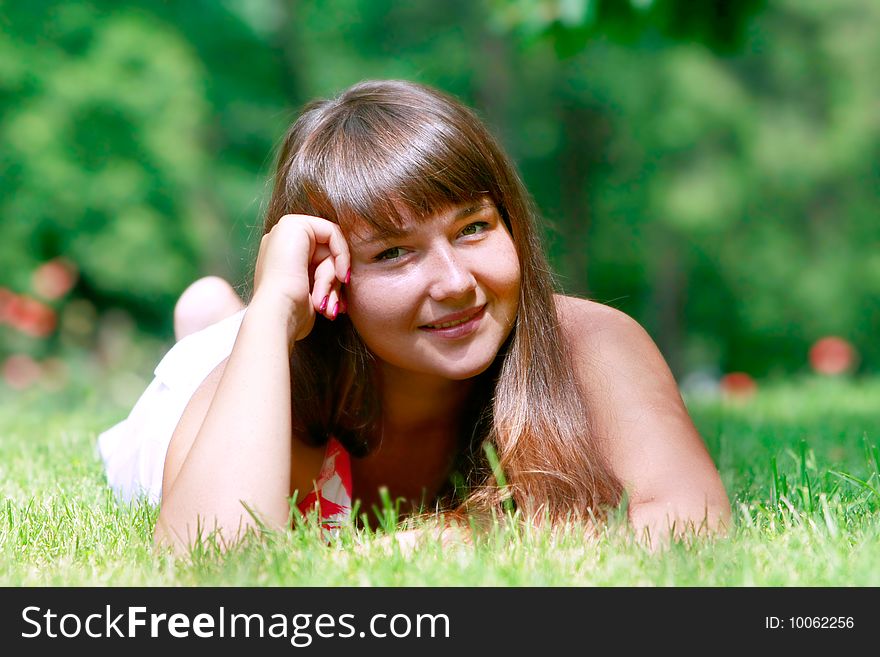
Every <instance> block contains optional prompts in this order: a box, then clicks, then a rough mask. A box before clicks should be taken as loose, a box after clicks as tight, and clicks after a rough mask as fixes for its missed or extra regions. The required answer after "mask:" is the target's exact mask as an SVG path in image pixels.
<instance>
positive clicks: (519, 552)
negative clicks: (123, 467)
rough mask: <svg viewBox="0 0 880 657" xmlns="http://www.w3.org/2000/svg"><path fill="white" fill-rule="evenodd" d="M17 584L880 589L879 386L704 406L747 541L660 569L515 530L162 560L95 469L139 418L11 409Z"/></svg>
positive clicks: (2, 537) (702, 414)
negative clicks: (108, 437)
mask: <svg viewBox="0 0 880 657" xmlns="http://www.w3.org/2000/svg"><path fill="white" fill-rule="evenodd" d="M0 399H2V404H0V514H2V515H0V584H2V585H135V586H137V585H271V586H274V585H327V586H334V585H356V586H360V585H376V586H380V585H388V586H398V585H410V586H419V585H428V586H441V585H452V586H463V585H464V586H466V585H481V586H482V585H490V586H491V585H502V586H506V585H525V586H531V585H551V586H557V585H560V586H568V585H576V586H585V585H586V586H593V585H598V586H605V585H636V586H642V585H649V586H651V585H659V586H670V585H673V586H694V585H706V586H743V585H745V586H751V585H758V586H763V585H771V586H777V585H783V586H794V585H801V586H820V585H821V586H825V585H829V586H862V585H870V586H878V585H880V551H878V550H877V549H876V546H877V545H878V544H880V514H878V509H880V464H878V461H880V449H878V443H880V381H875V380H871V381H863V382H858V383H855V382H843V381H825V380H818V379H806V380H802V381H799V382H791V383H784V384H782V383H780V384H775V385H773V386H768V387H764V388H762V390H761V391H760V392H759V393H758V395H757V396H755V397H753V398H752V399H749V400H746V401H742V402H733V401H727V402H722V401H719V400H717V399H690V400H688V401H689V406H690V408H691V411H692V414H693V416H694V419H695V421H696V423H697V425H698V427H699V429H700V431H701V433H702V435H703V436H704V438H705V440H706V443H707V445H708V447H709V450H710V451H711V453H712V455H713V457H714V458H715V462H716V464H717V465H718V467H719V470H720V472H721V475H722V478H723V480H724V483H725V485H726V487H727V490H728V493H729V494H730V498H731V502H732V505H733V508H734V517H735V528H734V531H733V533H732V535H731V537H730V538H727V539H721V540H716V541H699V542H697V543H695V544H691V545H687V544H683V543H682V544H675V545H673V546H672V547H671V548H670V549H668V550H667V551H664V552H662V553H658V554H651V553H649V552H647V551H646V550H645V549H643V548H642V547H640V546H639V545H638V543H637V542H636V541H634V540H632V538H627V537H625V536H621V535H619V534H616V533H614V532H609V533H608V535H606V536H603V537H602V538H600V540H599V541H598V542H597V543H596V544H588V545H585V544H584V543H583V541H582V540H578V539H576V538H575V537H574V536H573V535H569V536H566V535H560V534H557V535H550V534H548V533H546V532H541V531H531V532H529V531H525V532H523V531H515V530H513V529H510V528H508V527H503V526H499V527H498V529H497V531H495V532H493V533H492V534H491V535H489V536H486V537H484V538H481V539H479V540H477V541H476V543H475V544H474V545H457V546H452V547H447V548H443V547H441V546H440V545H439V543H437V542H435V541H429V542H427V543H426V544H425V545H423V546H421V547H420V548H418V549H416V550H415V551H414V552H413V553H411V554H402V553H401V552H400V551H399V550H398V549H397V548H396V547H393V546H391V545H389V544H388V543H387V542H382V541H381V540H377V537H376V536H371V535H369V534H367V533H363V532H361V533H358V532H355V531H347V532H345V533H343V534H342V535H340V536H339V538H338V540H337V542H335V543H333V544H331V545H329V546H328V545H326V544H325V543H324V542H322V541H321V540H320V538H319V536H318V535H317V533H316V532H315V531H314V530H313V529H308V528H299V529H296V530H291V531H290V532H288V533H285V534H283V535H277V536H274V537H271V538H270V539H269V540H268V541H264V542H257V541H252V542H251V543H250V544H247V545H244V546H242V547H241V548H239V549H236V550H234V551H233V552H231V553H229V554H228V555H226V556H225V557H219V556H218V555H217V554H215V553H213V552H211V551H210V550H207V551H205V552H204V553H199V554H195V555H193V558H192V559H190V560H180V559H174V558H172V557H171V556H170V555H167V554H155V553H154V552H153V551H152V530H153V523H154V521H155V517H156V513H157V512H156V509H155V508H153V507H151V506H149V505H145V504H140V505H137V506H133V507H129V506H120V505H118V504H117V503H116V502H115V501H114V499H113V497H112V496H111V495H110V494H109V492H108V490H107V488H106V486H105V483H104V479H103V473H102V469H101V464H100V462H99V459H98V457H97V454H96V452H95V448H94V444H95V437H96V435H97V433H98V432H99V431H100V430H102V429H103V428H105V427H107V426H109V425H110V424H112V423H114V422H115V421H117V420H119V419H121V417H123V416H124V414H125V413H126V410H125V409H123V408H122V407H121V406H119V405H118V404H116V403H112V402H110V401H108V398H107V396H104V395H98V394H97V393H95V392H88V390H86V389H82V390H78V391H70V390H68V391H65V392H58V393H50V394H47V393H38V392H31V393H12V392H10V391H8V390H7V391H2V392H0Z"/></svg>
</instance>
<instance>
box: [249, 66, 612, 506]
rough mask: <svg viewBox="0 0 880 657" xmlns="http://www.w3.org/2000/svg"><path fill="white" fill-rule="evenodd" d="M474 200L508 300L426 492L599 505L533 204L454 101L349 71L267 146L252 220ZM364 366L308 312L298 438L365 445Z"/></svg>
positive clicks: (593, 454) (344, 324) (353, 219)
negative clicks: (511, 307) (497, 344)
mask: <svg viewBox="0 0 880 657" xmlns="http://www.w3.org/2000/svg"><path fill="white" fill-rule="evenodd" d="M481 198H488V199H491V200H492V201H493V202H494V204H495V206H496V207H497V208H498V211H499V213H500V216H501V218H502V220H503V221H504V223H505V225H506V226H507V228H508V230H509V231H510V234H511V236H512V238H513V242H514V244H515V246H516V251H517V254H518V257H519V265H520V271H521V282H520V297H519V310H518V313H517V317H516V321H515V324H514V327H513V329H512V331H511V333H510V336H509V337H508V339H507V341H506V342H505V344H504V345H503V346H502V347H501V349H500V351H499V353H498V355H497V357H496V358H495V361H494V363H493V365H492V366H491V367H490V368H489V369H488V370H487V371H486V372H484V373H483V374H481V375H479V376H478V377H477V382H476V385H475V386H474V392H473V394H472V396H471V399H470V402H469V407H468V411H467V412H466V413H465V417H464V418H463V420H462V426H461V428H460V436H461V445H460V455H459V459H458V462H457V465H456V468H455V472H456V473H457V474H456V475H455V476H454V477H453V478H452V479H451V482H452V483H450V485H449V487H448V488H447V490H446V491H444V494H443V495H442V496H441V504H442V506H443V507H444V509H445V510H448V511H453V510H458V511H468V512H473V511H489V510H492V509H501V507H502V505H504V504H506V503H507V502H506V500H507V499H508V498H510V497H512V500H513V502H514V504H515V505H516V507H517V508H518V509H521V510H522V511H523V512H524V515H526V516H527V517H536V516H538V515H543V514H547V515H548V516H549V517H550V518H551V519H552V520H558V519H563V518H565V517H568V516H575V517H585V516H588V515H593V516H595V517H597V518H598V517H602V516H604V515H605V513H606V512H607V509H608V507H610V506H616V505H617V504H618V503H619V501H620V497H621V492H622V486H621V483H620V481H619V480H618V479H617V478H616V477H615V476H614V474H613V473H612V472H611V470H610V468H609V466H608V464H607V462H606V460H605V459H604V458H603V456H602V453H601V451H600V449H599V445H598V440H597V437H596V436H595V435H594V433H593V432H592V431H591V429H590V426H589V423H588V418H589V417H590V415H589V413H588V411H587V408H586V404H585V401H584V397H583V394H582V392H583V391H581V390H579V387H578V382H577V380H576V379H575V375H574V374H573V371H574V369H575V368H574V367H573V366H572V362H571V359H572V357H571V353H570V350H569V348H568V346H567V344H566V341H565V340H564V339H563V336H562V332H561V327H560V325H559V320H558V317H557V314H556V306H555V303H554V298H553V291H554V288H553V280H552V276H551V274H550V270H549V267H548V265H547V262H546V258H545V256H544V253H543V249H542V245H541V239H540V237H539V234H538V230H537V228H536V222H535V213H534V211H533V208H532V205H531V201H530V199H529V197H528V194H527V193H526V191H525V188H524V186H523V184H522V182H521V181H520V179H519V177H518V175H517V173H516V171H515V169H514V167H513V166H512V164H511V163H510V161H509V160H508V158H507V156H506V155H505V154H504V152H503V151H502V149H501V148H500V147H499V145H498V144H497V143H496V142H495V140H494V139H493V138H492V136H491V135H490V134H489V132H488V131H487V130H486V128H485V127H484V126H483V124H482V123H481V122H480V120H479V119H478V118H477V117H476V116H475V115H474V114H473V113H472V112H471V111H470V110H469V109H467V108H466V107H464V106H463V105H462V104H460V103H459V102H458V101H456V100H455V99H453V98H451V97H450V96H447V95H445V94H443V93H441V92H439V91H437V90H434V89H431V88H428V87H425V86H422V85H418V84H415V83H412V82H405V81H367V82H361V83H359V84H356V85H354V86H353V87H351V88H349V89H347V90H346V91H344V92H343V93H342V94H340V95H339V96H338V97H336V98H334V99H332V100H321V101H315V102H312V103H310V104H308V105H307V106H306V107H305V108H304V110H303V112H302V114H301V115H300V117H299V119H298V120H297V121H296V122H295V123H294V124H293V126H291V128H290V129H289V131H288V133H287V135H286V136H285V139H284V142H283V145H282V147H281V151H280V154H279V158H278V165H277V170H276V173H275V179H274V189H273V193H272V196H271V199H270V201H269V206H268V209H267V214H266V221H265V227H264V232H268V231H269V230H270V229H271V228H272V226H273V225H274V224H275V223H276V222H277V221H278V220H279V219H280V218H281V217H282V216H283V215H285V214H309V215H315V216H319V217H323V218H324V219H327V220H329V221H332V222H336V223H337V224H339V225H340V227H342V229H343V230H344V231H346V230H351V229H356V228H357V227H359V226H363V225H364V224H366V225H368V226H370V227H371V228H373V229H375V230H378V231H380V232H382V231H386V230H389V229H393V228H400V227H401V226H402V224H403V223H404V216H415V217H428V216H432V215H433V214H434V213H436V212H438V211H440V210H444V209H446V208H448V207H450V206H452V205H454V204H460V203H466V202H470V201H473V200H476V199H481ZM375 370H376V368H375V367H374V366H373V362H372V356H371V355H370V352H369V350H368V349H367V347H366V346H365V345H364V343H363V342H362V341H361V339H360V337H359V335H358V334H357V332H356V331H355V329H354V327H353V325H352V324H351V322H350V321H349V320H348V318H347V316H345V315H340V317H339V319H337V320H336V321H335V322H330V321H328V320H326V319H324V318H323V317H321V316H318V318H317V319H316V324H315V328H314V329H313V330H312V332H311V333H310V335H309V336H308V337H307V338H305V339H303V340H300V341H298V342H297V343H296V345H295V347H294V350H293V355H292V356H291V378H292V384H293V385H292V410H293V421H294V427H295V430H296V431H297V432H298V433H299V435H301V436H302V437H303V439H305V440H310V441H313V442H314V443H315V444H320V443H323V442H325V441H326V440H327V439H328V438H329V436H331V435H333V436H336V438H337V439H338V440H340V442H342V444H343V445H344V446H345V447H346V448H347V449H348V450H349V451H351V452H352V453H354V454H356V455H362V454H365V453H366V452H367V451H369V449H370V446H371V445H372V444H374V440H375V437H376V436H379V435H381V427H380V426H379V422H380V409H379V394H378V388H379V385H380V382H378V381H377V380H376V378H375V377H376V376H377V375H376V373H375ZM487 444H488V447H487ZM490 457H496V458H491V459H490ZM496 459H497V460H496ZM499 469H500V472H499ZM502 475H503V479H502ZM499 483H504V484H505V485H504V486H500V485H499ZM462 484H464V486H462Z"/></svg>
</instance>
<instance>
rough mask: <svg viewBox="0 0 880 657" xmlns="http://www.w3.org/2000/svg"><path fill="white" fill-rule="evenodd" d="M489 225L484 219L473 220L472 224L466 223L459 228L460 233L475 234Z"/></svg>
mask: <svg viewBox="0 0 880 657" xmlns="http://www.w3.org/2000/svg"><path fill="white" fill-rule="evenodd" d="M488 226H489V224H488V222H485V221H475V222H474V223H472V224H468V225H467V226H465V227H464V228H462V230H461V234H462V235H476V234H477V233H481V232H483V231H484V230H485V229H486V228H487V227H488Z"/></svg>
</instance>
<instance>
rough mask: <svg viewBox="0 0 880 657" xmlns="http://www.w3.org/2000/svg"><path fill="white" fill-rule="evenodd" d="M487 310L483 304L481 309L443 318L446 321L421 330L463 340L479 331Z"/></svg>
mask: <svg viewBox="0 0 880 657" xmlns="http://www.w3.org/2000/svg"><path fill="white" fill-rule="evenodd" d="M485 310H486V305H485V304H483V305H482V306H480V307H479V308H471V309H470V310H466V311H463V312H461V313H455V314H453V315H447V316H446V317H442V318H441V319H442V320H444V321H440V322H435V323H433V324H424V325H422V326H420V327H419V330H421V331H425V332H426V333H430V334H432V335H436V336H438V337H443V338H461V337H464V336H466V335H470V334H471V333H473V332H474V331H476V330H477V327H478V326H479V325H480V320H481V319H482V318H483V315H484V313H485Z"/></svg>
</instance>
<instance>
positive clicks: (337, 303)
mask: <svg viewBox="0 0 880 657" xmlns="http://www.w3.org/2000/svg"><path fill="white" fill-rule="evenodd" d="M338 314H339V302H338V301H337V302H336V305H335V306H333V314H332V315H330V319H336V316H337V315H338Z"/></svg>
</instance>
